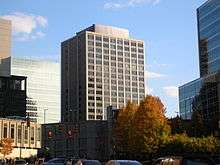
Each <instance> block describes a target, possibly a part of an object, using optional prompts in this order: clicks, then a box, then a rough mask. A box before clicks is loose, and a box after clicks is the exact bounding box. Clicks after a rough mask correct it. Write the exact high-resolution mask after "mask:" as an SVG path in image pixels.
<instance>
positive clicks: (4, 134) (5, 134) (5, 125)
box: [3, 123, 8, 138]
mask: <svg viewBox="0 0 220 165" xmlns="http://www.w3.org/2000/svg"><path fill="white" fill-rule="evenodd" d="M3 137H4V138H7V137H8V128H7V124H6V123H5V124H4V133H3Z"/></svg>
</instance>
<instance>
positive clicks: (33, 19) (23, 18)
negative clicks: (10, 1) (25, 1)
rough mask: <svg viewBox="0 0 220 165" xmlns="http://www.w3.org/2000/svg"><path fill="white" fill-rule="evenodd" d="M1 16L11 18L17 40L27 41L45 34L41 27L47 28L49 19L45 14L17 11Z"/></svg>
mask: <svg viewBox="0 0 220 165" xmlns="http://www.w3.org/2000/svg"><path fill="white" fill-rule="evenodd" d="M1 18H4V19H7V20H11V22H12V31H13V35H14V36H15V38H16V40H19V41H27V40H32V39H38V38H42V37H44V36H45V33H43V32H42V31H41V28H45V27H46V26H47V25H48V21H47V19H46V18H45V17H43V16H40V15H33V14H25V13H21V12H15V13H11V14H9V15H3V16H1Z"/></svg>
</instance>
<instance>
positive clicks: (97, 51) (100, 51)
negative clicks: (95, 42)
mask: <svg viewBox="0 0 220 165" xmlns="http://www.w3.org/2000/svg"><path fill="white" fill-rule="evenodd" d="M95 50H96V53H102V49H101V48H96V49H95V48H94V47H93V46H89V47H88V52H90V53H92V52H94V51H95ZM117 50H118V51H119V52H120V51H121V53H123V52H122V51H123V49H122V48H119V49H117ZM130 50H131V53H136V52H137V53H138V54H143V53H144V50H143V49H136V48H131V49H130V47H124V51H125V52H129V51H130ZM109 53H110V54H113V55H116V46H115V45H110V52H109V49H108V47H105V49H104V54H109Z"/></svg>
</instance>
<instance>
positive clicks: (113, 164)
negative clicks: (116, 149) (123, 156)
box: [105, 160, 142, 165]
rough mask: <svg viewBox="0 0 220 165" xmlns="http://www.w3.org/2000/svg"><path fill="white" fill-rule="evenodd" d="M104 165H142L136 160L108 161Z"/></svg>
mask: <svg viewBox="0 0 220 165" xmlns="http://www.w3.org/2000/svg"><path fill="white" fill-rule="evenodd" d="M105 165H142V164H141V163H140V162H138V161H136V160H109V161H108V162H107V163H106V164H105Z"/></svg>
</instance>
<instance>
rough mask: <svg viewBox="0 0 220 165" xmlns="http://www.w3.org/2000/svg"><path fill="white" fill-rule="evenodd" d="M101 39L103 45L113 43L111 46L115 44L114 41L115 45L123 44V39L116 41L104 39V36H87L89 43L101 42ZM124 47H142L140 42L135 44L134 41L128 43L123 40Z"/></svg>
mask: <svg viewBox="0 0 220 165" xmlns="http://www.w3.org/2000/svg"><path fill="white" fill-rule="evenodd" d="M102 38H103V42H105V43H108V42H110V43H113V44H116V41H117V44H119V45H122V44H123V39H120V38H117V40H116V39H115V38H109V37H105V36H103V37H102V36H99V35H92V34H88V40H90V41H94V40H95V41H96V42H102ZM124 45H131V46H137V45H138V47H143V43H142V42H138V43H137V42H136V41H129V40H124Z"/></svg>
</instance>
